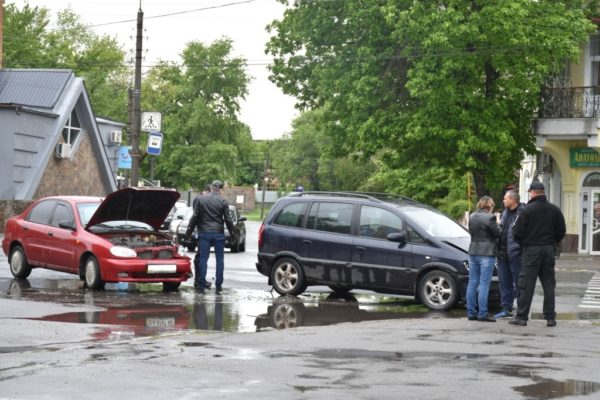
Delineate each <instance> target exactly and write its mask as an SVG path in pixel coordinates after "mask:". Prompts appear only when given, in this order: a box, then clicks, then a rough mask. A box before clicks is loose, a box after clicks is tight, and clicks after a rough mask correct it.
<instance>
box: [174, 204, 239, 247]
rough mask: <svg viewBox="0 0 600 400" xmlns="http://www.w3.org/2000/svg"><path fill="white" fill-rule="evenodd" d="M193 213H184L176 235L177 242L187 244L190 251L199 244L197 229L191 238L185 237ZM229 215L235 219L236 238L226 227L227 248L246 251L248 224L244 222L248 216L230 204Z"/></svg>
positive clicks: (192, 211) (191, 211)
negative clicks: (233, 238) (232, 236)
mask: <svg viewBox="0 0 600 400" xmlns="http://www.w3.org/2000/svg"><path fill="white" fill-rule="evenodd" d="M193 214H194V210H190V211H188V212H187V213H186V214H185V215H184V217H183V220H182V222H181V223H180V224H179V226H178V227H177V236H176V239H177V243H179V244H180V245H182V246H185V247H186V248H187V249H188V250H189V251H194V250H195V249H196V246H198V233H197V232H196V229H194V232H193V234H192V237H191V238H186V237H185V233H186V231H187V228H188V225H189V222H190V219H191V218H192V215H193ZM229 215H230V216H231V220H232V221H233V227H234V230H235V240H232V238H231V236H230V235H229V231H228V230H227V228H225V248H228V249H230V251H231V252H232V253H237V252H244V251H246V224H245V222H244V221H246V217H244V216H242V215H241V214H240V212H239V211H238V209H237V208H236V207H235V206H233V205H230V206H229Z"/></svg>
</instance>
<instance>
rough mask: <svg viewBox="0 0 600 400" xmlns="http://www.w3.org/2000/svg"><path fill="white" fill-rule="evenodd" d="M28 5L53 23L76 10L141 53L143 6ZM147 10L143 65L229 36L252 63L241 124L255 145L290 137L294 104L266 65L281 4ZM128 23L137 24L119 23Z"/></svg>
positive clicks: (179, 1) (147, 2) (204, 0)
mask: <svg viewBox="0 0 600 400" xmlns="http://www.w3.org/2000/svg"><path fill="white" fill-rule="evenodd" d="M28 2H29V4H30V5H31V6H40V7H46V8H49V9H50V10H51V11H52V16H53V17H54V16H55V14H56V11H59V10H64V9H65V8H68V7H69V6H70V7H71V8H72V9H73V11H75V13H77V14H78V15H79V16H80V17H81V20H82V22H84V23H86V24H88V25H91V26H93V27H92V29H93V30H94V31H95V32H96V33H98V34H104V33H106V34H109V35H111V36H116V38H117V40H118V41H119V43H120V44H121V45H122V48H123V50H125V51H127V52H128V54H129V53H130V54H132V55H133V54H134V53H135V35H136V22H135V20H136V18H137V12H138V9H139V8H140V0H52V1H48V0H29V1H28ZM5 3H6V4H16V5H17V6H18V7H19V8H22V7H23V5H24V4H25V3H26V1H23V0H6V1H5ZM141 8H142V11H143V12H144V30H145V35H144V41H143V47H144V50H145V60H144V62H143V65H146V66H151V65H153V64H155V63H156V60H158V59H163V60H171V61H177V62H180V61H181V59H180V57H179V54H181V52H182V51H183V49H184V47H185V45H186V43H188V42H190V41H194V40H195V41H201V42H204V43H211V42H213V41H214V40H216V39H219V38H221V37H223V36H226V37H229V38H231V39H232V40H233V42H234V50H233V55H234V56H241V57H244V58H245V59H246V60H247V63H248V67H247V73H248V75H250V76H251V77H252V78H253V81H252V83H251V84H250V86H249V91H250V94H249V95H248V97H247V99H246V101H245V102H244V103H242V111H241V115H240V119H241V120H242V121H243V122H245V123H246V124H248V125H249V126H250V128H251V130H252V137H253V138H254V139H273V138H277V137H280V136H281V135H283V134H284V133H286V132H289V131H290V129H291V121H292V119H293V118H294V117H295V116H296V115H297V112H296V110H295V109H294V99H293V98H291V97H289V96H285V95H283V94H282V93H281V91H280V90H279V88H278V87H276V86H275V85H274V84H272V83H271V82H270V81H269V80H268V79H267V76H268V71H267V67H266V65H267V64H268V63H269V62H270V59H269V58H268V56H267V55H266V54H265V52H264V48H265V43H266V42H267V40H268V38H269V34H268V33H267V32H266V31H265V26H266V25H267V24H269V23H270V22H271V21H273V20H274V19H279V18H280V17H281V16H282V15H283V6H282V5H281V4H280V3H278V2H277V1H275V0H169V1H165V0H142V1H141ZM201 9H204V10H201ZM165 14H174V15H165ZM154 17H155V18H154ZM125 20H132V21H131V22H125V23H116V22H119V21H125ZM102 24H108V25H102ZM96 25H98V26H96ZM143 95H144V94H143V93H142V96H143ZM143 111H154V110H143Z"/></svg>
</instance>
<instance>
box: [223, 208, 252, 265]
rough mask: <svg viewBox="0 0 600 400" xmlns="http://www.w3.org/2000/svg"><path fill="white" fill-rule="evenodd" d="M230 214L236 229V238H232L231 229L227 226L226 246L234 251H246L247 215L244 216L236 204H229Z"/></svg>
mask: <svg viewBox="0 0 600 400" xmlns="http://www.w3.org/2000/svg"><path fill="white" fill-rule="evenodd" d="M229 215H230V216H231V220H232V221H233V229H234V231H235V239H234V240H232V238H231V236H230V235H229V231H228V230H227V228H225V247H226V248H228V249H230V250H231V252H232V253H238V252H244V251H246V223H245V221H246V219H247V218H246V217H243V216H242V215H241V214H240V212H239V210H238V209H237V208H236V206H233V205H230V206H229Z"/></svg>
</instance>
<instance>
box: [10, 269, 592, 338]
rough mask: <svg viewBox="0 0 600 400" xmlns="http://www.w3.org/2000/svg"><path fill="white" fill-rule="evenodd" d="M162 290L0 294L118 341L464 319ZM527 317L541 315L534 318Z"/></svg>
mask: <svg viewBox="0 0 600 400" xmlns="http://www.w3.org/2000/svg"><path fill="white" fill-rule="evenodd" d="M160 289H161V285H138V284H130V285H128V287H127V288H126V290H120V288H119V287H118V286H117V285H107V290H105V291H91V290H86V289H84V288H83V285H82V283H81V281H79V280H78V279H30V280H29V279H0V297H5V298H12V299H22V300H31V301H38V302H49V303H55V304H63V305H72V306H81V305H83V306H87V307H88V308H98V309H97V310H92V311H85V312H82V311H74V312H66V313H61V314H55V315H47V316H44V317H41V318H36V319H37V320H43V321H56V322H71V323H80V324H99V325H102V327H99V328H98V330H97V332H96V333H95V334H94V338H95V339H97V340H104V339H118V338H126V337H131V336H150V335H156V334H161V333H169V332H175V331H182V330H205V331H226V332H260V331H263V330H270V329H291V328H295V327H300V326H326V325H334V324H339V323H349V322H362V321H374V320H386V319H402V318H464V314H465V311H464V308H462V307H458V308H456V309H453V310H451V311H448V312H434V311H429V310H428V309H427V308H425V307H424V306H422V305H419V304H415V303H414V301H412V300H411V299H407V298H402V297H395V296H384V295H379V294H371V293H362V292H361V293H358V294H356V295H353V294H336V293H331V292H322V293H315V292H307V293H305V294H303V295H301V296H299V297H278V298H274V297H272V296H271V294H270V293H269V292H262V291H255V290H254V291H253V290H243V289H225V291H224V293H223V295H222V296H218V295H215V293H214V291H210V290H209V291H207V293H206V294H205V295H198V294H196V293H195V292H194V290H193V288H192V287H191V286H189V285H184V286H182V287H181V288H180V290H179V291H178V292H174V293H163V292H162V291H161V290H160ZM588 318H591V319H600V313H596V312H581V313H574V314H559V315H558V318H557V319H559V320H561V319H565V320H567V319H588ZM532 319H542V316H539V315H536V314H534V315H532Z"/></svg>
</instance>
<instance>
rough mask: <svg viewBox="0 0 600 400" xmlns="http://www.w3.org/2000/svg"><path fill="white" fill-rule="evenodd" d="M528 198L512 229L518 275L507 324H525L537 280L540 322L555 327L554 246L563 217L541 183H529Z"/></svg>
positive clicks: (563, 227)
mask: <svg viewBox="0 0 600 400" xmlns="http://www.w3.org/2000/svg"><path fill="white" fill-rule="evenodd" d="M529 195H530V199H529V202H528V203H527V206H526V207H525V209H524V210H523V212H522V213H521V215H519V217H517V220H516V222H515V226H514V228H513V236H514V239H515V241H517V242H518V243H519V245H520V246H521V273H520V274H519V283H518V285H519V289H520V292H519V298H518V299H517V313H516V315H515V318H514V319H512V320H511V321H510V322H509V323H510V324H512V325H518V326H525V325H527V319H528V318H529V310H530V308H531V301H532V300H533V293H534V291H535V283H536V281H537V278H538V277H539V278H540V282H541V284H542V288H543V289H544V305H543V311H544V319H546V321H547V325H548V326H556V311H555V297H554V289H555V287H556V278H555V276H554V264H555V257H556V255H557V254H558V251H559V247H558V246H559V245H560V241H561V240H562V239H563V238H564V236H565V233H566V225H565V218H564V216H563V214H562V212H561V211H560V208H558V207H557V206H555V205H554V204H552V203H549V202H548V199H547V198H546V195H545V192H544V184H543V183H541V182H537V181H534V182H532V183H531V186H530V187H529Z"/></svg>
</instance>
